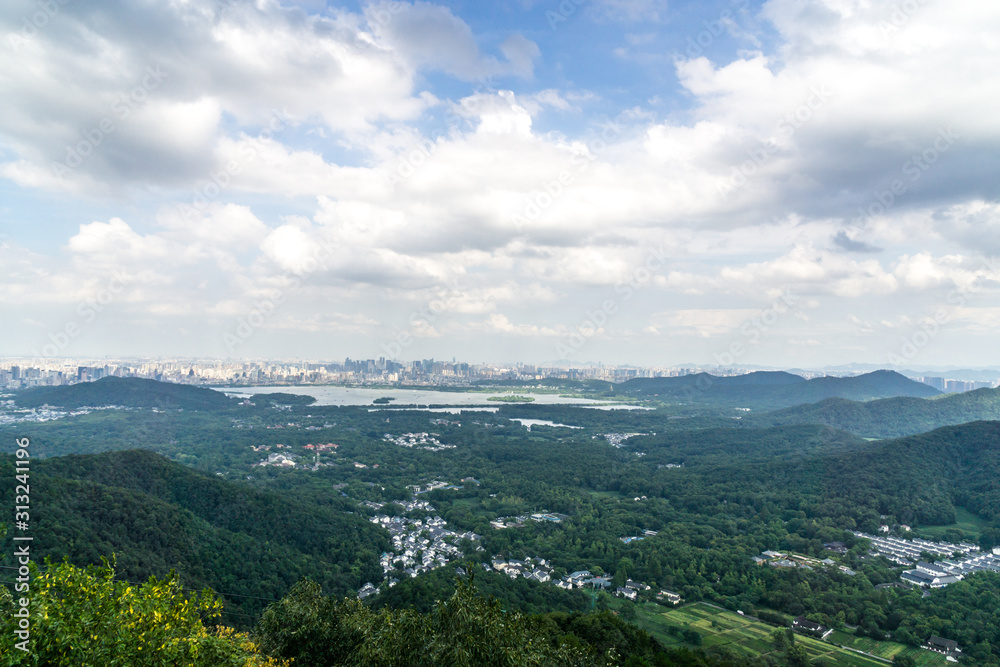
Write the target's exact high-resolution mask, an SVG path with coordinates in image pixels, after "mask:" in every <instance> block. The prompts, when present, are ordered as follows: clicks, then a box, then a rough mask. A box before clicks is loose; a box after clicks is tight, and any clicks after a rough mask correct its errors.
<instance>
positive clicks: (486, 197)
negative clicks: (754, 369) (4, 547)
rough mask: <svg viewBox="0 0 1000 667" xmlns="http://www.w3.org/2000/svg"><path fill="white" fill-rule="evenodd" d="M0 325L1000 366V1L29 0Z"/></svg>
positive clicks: (260, 350) (129, 351)
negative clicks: (999, 340)
mask: <svg viewBox="0 0 1000 667" xmlns="http://www.w3.org/2000/svg"><path fill="white" fill-rule="evenodd" d="M0 36H2V44H0V99H2V100H3V103H2V104H0V264H2V267H3V271H2V273H0V280H2V281H3V286H2V290H0V321H2V322H3V326H2V328H0V354H4V355H27V354H34V355H43V356H51V355H55V354H57V355H59V356H86V355H112V356H115V355H166V356H172V355H192V356H201V357H282V358H288V357H308V358H323V359H340V358H343V357H345V356H350V357H353V358H358V357H361V358H368V357H378V356H388V357H395V358H398V359H414V358H427V357H436V358H450V357H453V356H454V357H458V358H459V359H464V360H467V361H513V360H522V361H528V362H545V361H552V360H560V359H564V360H567V361H571V362H586V361H603V362H606V363H635V364H644V365H654V364H673V363H681V362H695V363H702V364H714V363H722V364H729V363H736V364H748V365H750V364H760V365H777V366H814V367H815V366H821V365H824V364H837V363H846V362H867V363H876V364H889V363H901V364H904V365H906V366H911V367H912V366H921V365H946V364H956V365H974V366H986V365H991V364H992V365H996V364H1000V352H998V347H997V344H996V341H997V334H998V332H1000V300H998V295H1000V200H998V197H1000V113H998V111H997V108H998V103H1000V4H998V3H992V2H980V1H973V0H948V1H945V0H905V1H900V0H889V1H883V0H811V1H810V0H769V1H768V2H763V3H760V2H758V1H756V0H735V2H733V1H731V0H723V1H721V2H712V1H708V2H694V1H691V0H686V1H683V2H682V1H680V0H670V1H669V2H668V1H667V0H562V2H557V1H556V0H548V1H547V0H495V1H491V2H473V1H472V0H468V1H462V0H451V1H441V2H422V1H421V2H412V3H411V2H373V3H365V2H361V3H357V2H343V3H340V2H337V3H334V2H331V3H326V4H324V3H323V2H320V1H318V0H317V1H312V0H304V1H303V2H301V3H299V4H291V3H284V2H278V1H275V0H257V1H256V2H252V1H250V0H214V1H213V0H149V1H146V0H132V1H121V0H106V1H102V2H100V3H90V2H82V1H75V0H64V1H60V0H47V2H42V1H30V0H8V1H7V2H4V3H3V4H2V6H0Z"/></svg>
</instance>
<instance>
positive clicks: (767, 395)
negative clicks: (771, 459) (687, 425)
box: [615, 371, 940, 409]
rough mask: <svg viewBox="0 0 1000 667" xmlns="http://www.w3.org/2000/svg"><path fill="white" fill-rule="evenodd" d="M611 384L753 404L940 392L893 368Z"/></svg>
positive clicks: (623, 390)
mask: <svg viewBox="0 0 1000 667" xmlns="http://www.w3.org/2000/svg"><path fill="white" fill-rule="evenodd" d="M615 389H616V391H617V392H618V393H620V394H623V395H632V396H641V397H646V398H651V397H658V398H659V399H660V400H675V401H680V402H684V403H694V404H717V405H722V406H740V407H748V408H754V409H775V408H782V407H789V406H793V405H800V404H802V403H813V402H816V401H821V400H823V399H827V398H845V399H850V400H855V401H867V400H872V399H879V398H889V397H894V396H916V397H924V398H926V397H931V396H936V395H938V394H940V392H939V391H938V390H937V389H934V388H933V387H930V386H928V385H925V384H922V383H920V382H914V381H913V380H910V379H909V378H907V377H904V376H902V375H900V374H899V373H896V372H894V371H875V372H873V373H866V374H864V375H858V376H856V377H821V378H814V379H812V380H805V379H803V378H802V377H800V376H798V375H792V374H791V373H784V372H768V373H765V372H757V373H748V374H746V375H737V376H721V377H720V376H714V375H709V374H707V373H698V374H694V375H685V376H680V377H662V378H637V379H635V380H629V381H628V382H625V383H622V384H620V385H616V386H615Z"/></svg>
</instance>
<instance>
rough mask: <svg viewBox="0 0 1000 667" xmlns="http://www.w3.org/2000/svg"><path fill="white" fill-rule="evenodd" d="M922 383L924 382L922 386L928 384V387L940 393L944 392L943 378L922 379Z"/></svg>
mask: <svg viewBox="0 0 1000 667" xmlns="http://www.w3.org/2000/svg"><path fill="white" fill-rule="evenodd" d="M923 382H924V384H929V385H930V386H932V387H934V388H935V389H939V390H941V391H944V378H936V377H924V378H923Z"/></svg>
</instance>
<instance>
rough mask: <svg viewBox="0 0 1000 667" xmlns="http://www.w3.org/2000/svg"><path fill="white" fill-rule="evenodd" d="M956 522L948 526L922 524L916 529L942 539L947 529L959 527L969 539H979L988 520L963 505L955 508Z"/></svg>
mask: <svg viewBox="0 0 1000 667" xmlns="http://www.w3.org/2000/svg"><path fill="white" fill-rule="evenodd" d="M955 519H956V521H955V523H952V524H948V525H947V526H920V527H919V528H917V529H916V531H917V532H918V533H920V534H921V535H923V536H924V537H928V538H931V539H942V538H944V534H945V532H946V531H948V530H951V529H957V530H960V531H962V532H963V533H965V534H966V535H968V536H969V537H968V539H971V540H978V539H979V533H980V532H981V531H982V530H983V528H985V527H986V520H985V519H982V518H981V517H979V516H977V515H975V514H973V513H972V512H970V511H969V510H967V509H965V508H963V507H956V508H955Z"/></svg>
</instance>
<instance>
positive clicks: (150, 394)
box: [15, 377, 233, 410]
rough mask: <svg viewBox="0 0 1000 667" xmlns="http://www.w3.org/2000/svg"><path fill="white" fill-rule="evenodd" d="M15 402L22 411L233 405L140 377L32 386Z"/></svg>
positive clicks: (201, 391)
mask: <svg viewBox="0 0 1000 667" xmlns="http://www.w3.org/2000/svg"><path fill="white" fill-rule="evenodd" d="M15 401H16V403H17V404H18V405H19V406H21V407H24V408H37V407H40V406H42V405H52V406H57V407H61V408H81V407H86V406H92V407H98V406H106V405H119V406H123V407H128V408H160V409H177V408H181V409H185V410H217V409H224V408H227V407H230V406H231V405H232V404H233V401H232V399H230V398H229V397H228V396H226V395H225V394H223V393H221V392H218V391H214V390H212V389H206V388H204V387H192V386H190V385H183V384H171V383H169V382H157V381H156V380H145V379H142V378H120V377H106V378H101V379H100V380H97V381H95V382H80V383H77V384H71V385H64V386H59V387H33V388H31V389H24V390H22V391H20V392H18V393H17V394H16V396H15Z"/></svg>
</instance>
